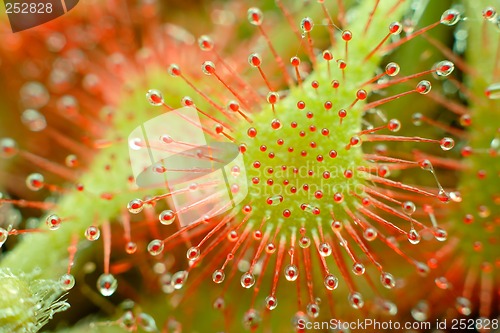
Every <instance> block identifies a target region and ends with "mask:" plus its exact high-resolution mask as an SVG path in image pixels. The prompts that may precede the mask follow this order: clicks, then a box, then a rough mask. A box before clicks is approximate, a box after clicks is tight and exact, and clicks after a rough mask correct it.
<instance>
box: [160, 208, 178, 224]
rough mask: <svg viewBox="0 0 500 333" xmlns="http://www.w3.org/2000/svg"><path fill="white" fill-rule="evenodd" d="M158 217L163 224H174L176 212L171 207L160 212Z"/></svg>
mask: <svg viewBox="0 0 500 333" xmlns="http://www.w3.org/2000/svg"><path fill="white" fill-rule="evenodd" d="M158 219H159V220H160V223H161V224H163V225H169V224H172V223H173V222H174V221H175V213H174V212H173V211H172V210H170V209H167V210H164V211H163V212H161V213H160V216H159V217H158Z"/></svg>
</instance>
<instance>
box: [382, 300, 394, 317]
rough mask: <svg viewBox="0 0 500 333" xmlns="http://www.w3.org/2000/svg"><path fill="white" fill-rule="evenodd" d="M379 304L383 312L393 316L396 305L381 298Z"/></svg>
mask: <svg viewBox="0 0 500 333" xmlns="http://www.w3.org/2000/svg"><path fill="white" fill-rule="evenodd" d="M379 306H380V308H381V309H382V311H383V312H385V313H386V314H388V315H390V316H395V315H396V314H397V313H398V307H397V306H396V304H394V303H393V302H391V301H388V300H381V302H380V304H379Z"/></svg>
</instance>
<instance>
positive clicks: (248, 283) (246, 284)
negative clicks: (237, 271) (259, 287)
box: [240, 272, 255, 289]
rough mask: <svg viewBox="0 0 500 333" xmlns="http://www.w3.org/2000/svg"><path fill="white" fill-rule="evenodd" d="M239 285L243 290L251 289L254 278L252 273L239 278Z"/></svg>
mask: <svg viewBox="0 0 500 333" xmlns="http://www.w3.org/2000/svg"><path fill="white" fill-rule="evenodd" d="M240 283H241V286H242V287H243V288H245V289H248V288H251V287H253V285H254V284H255V276H254V275H253V274H252V273H250V272H247V273H245V274H243V275H242V276H241V279H240Z"/></svg>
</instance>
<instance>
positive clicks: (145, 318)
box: [137, 312, 158, 332]
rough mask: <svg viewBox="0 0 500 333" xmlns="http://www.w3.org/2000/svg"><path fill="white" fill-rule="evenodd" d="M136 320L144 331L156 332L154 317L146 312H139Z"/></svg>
mask: <svg viewBox="0 0 500 333" xmlns="http://www.w3.org/2000/svg"><path fill="white" fill-rule="evenodd" d="M137 322H138V323H139V327H140V328H142V329H143V330H144V331H145V332H158V327H156V322H155V320H154V318H153V317H151V316H150V315H149V314H147V313H144V312H141V313H140V314H139V315H138V316H137Z"/></svg>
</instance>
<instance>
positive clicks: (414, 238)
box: [406, 227, 421, 245]
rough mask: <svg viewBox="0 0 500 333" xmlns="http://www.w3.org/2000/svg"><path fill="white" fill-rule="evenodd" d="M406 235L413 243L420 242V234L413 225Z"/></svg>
mask: <svg viewBox="0 0 500 333" xmlns="http://www.w3.org/2000/svg"><path fill="white" fill-rule="evenodd" d="M406 237H407V238H408V241H409V242H410V243H411V244H413V245H416V244H418V243H420V240H421V236H420V234H419V233H418V231H417V230H415V228H413V227H412V228H411V229H410V231H409V232H408V234H407V235H406Z"/></svg>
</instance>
